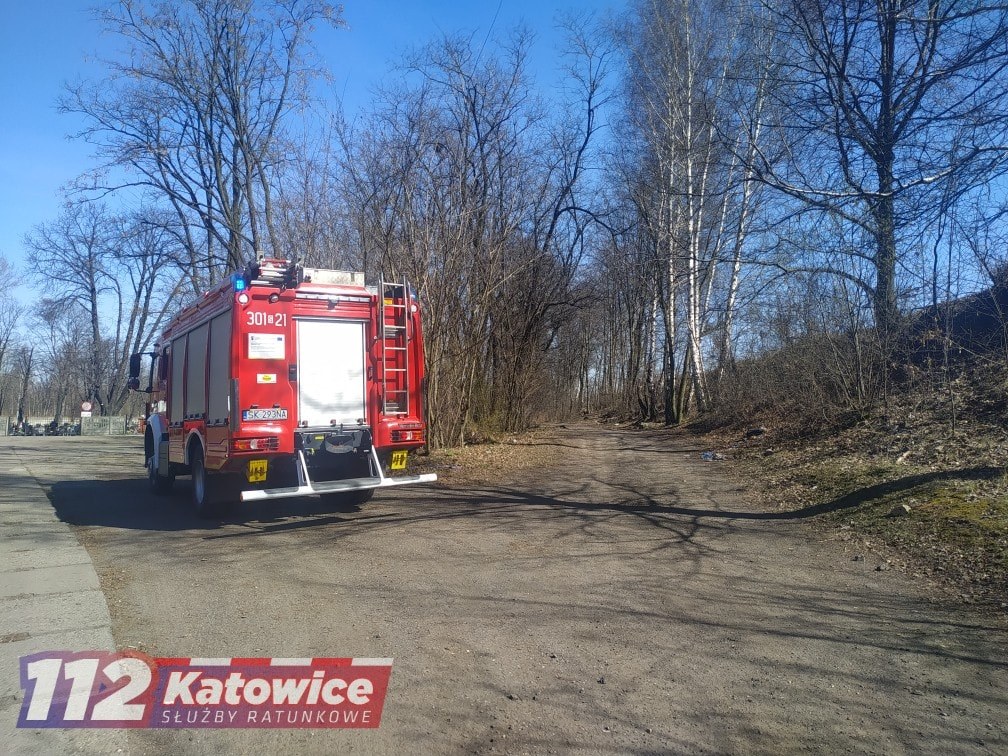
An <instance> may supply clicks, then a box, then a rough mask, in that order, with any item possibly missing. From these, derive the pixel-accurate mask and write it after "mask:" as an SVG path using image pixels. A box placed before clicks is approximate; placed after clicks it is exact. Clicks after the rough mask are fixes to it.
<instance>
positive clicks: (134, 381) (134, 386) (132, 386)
mask: <svg viewBox="0 0 1008 756" xmlns="http://www.w3.org/2000/svg"><path fill="white" fill-rule="evenodd" d="M130 369H132V365H131V366H130ZM126 388H128V389H129V390H130V391H139V390H140V378H139V376H138V377H135V378H130V379H129V380H128V381H127V382H126Z"/></svg>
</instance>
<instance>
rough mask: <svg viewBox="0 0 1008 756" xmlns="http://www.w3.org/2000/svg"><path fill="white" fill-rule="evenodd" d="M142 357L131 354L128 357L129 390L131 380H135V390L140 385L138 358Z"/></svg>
mask: <svg viewBox="0 0 1008 756" xmlns="http://www.w3.org/2000/svg"><path fill="white" fill-rule="evenodd" d="M142 356H143V355H139V354H131V355H130V361H129V378H130V387H131V388H132V383H133V379H136V380H137V388H139V387H140V383H139V380H140V358H141V357H142Z"/></svg>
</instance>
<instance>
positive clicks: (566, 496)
mask: <svg viewBox="0 0 1008 756" xmlns="http://www.w3.org/2000/svg"><path fill="white" fill-rule="evenodd" d="M549 443H553V444H558V445H560V447H561V451H562V452H563V453H564V456H565V459H566V463H565V464H564V465H563V466H562V467H561V468H560V469H557V470H549V471H546V470H543V471H539V472H536V473H535V474H533V473H524V474H522V476H521V478H520V479H503V478H502V479H500V480H497V481H496V482H495V483H493V484H492V485H481V486H478V487H475V488H473V487H470V486H459V487H452V486H450V485H447V486H446V485H438V486H432V487H425V488H414V489H401V490H399V491H395V490H393V491H389V492H382V493H380V494H378V495H377V496H376V497H375V499H374V500H373V501H371V502H370V503H368V504H366V505H364V506H363V508H361V509H360V510H359V511H353V512H333V511H327V510H326V509H324V508H323V507H322V505H321V504H320V503H319V502H313V501H304V502H296V501H293V500H288V501H287V502H286V503H285V502H279V503H274V504H272V505H270V506H256V507H252V508H247V509H245V510H242V512H241V514H240V515H235V516H233V517H231V518H229V519H227V520H226V521H217V522H209V523H208V522H205V521H201V520H198V519H197V518H195V517H194V516H192V515H191V514H190V513H189V510H188V502H187V498H186V496H187V494H188V485H189V484H188V480H186V479H180V481H179V482H178V484H177V488H178V492H177V494H176V495H174V496H173V497H170V498H168V499H166V500H165V499H159V498H156V497H154V496H152V495H150V494H148V493H147V491H146V481H145V479H144V478H143V471H142V469H141V460H140V455H141V443H140V441H139V439H119V440H115V439H111V440H107V441H105V442H103V443H98V442H95V441H93V440H90V439H5V440H3V441H2V443H0V451H2V452H3V453H10V452H13V453H15V454H17V455H18V457H19V458H20V459H21V460H22V461H23V463H24V464H25V465H26V467H27V468H28V469H29V470H30V471H31V473H32V474H33V475H34V476H35V477H36V478H37V479H38V480H39V481H40V482H41V483H42V484H43V485H44V486H45V487H46V488H47V489H48V491H49V493H50V498H51V500H52V502H53V504H54V506H55V507H56V509H57V511H58V513H59V515H60V516H61V518H62V519H64V520H66V521H68V522H70V523H71V524H73V525H74V526H75V529H76V532H77V534H78V536H79V537H80V539H81V540H82V542H83V543H84V545H85V546H86V547H87V549H88V550H89V552H90V554H91V556H92V559H93V561H94V563H95V566H96V568H97V570H98V574H99V576H100V578H101V581H102V587H103V590H104V592H105V595H106V597H107V599H108V604H109V608H110V610H111V615H112V630H113V634H114V637H115V640H116V642H117V644H118V646H119V647H120V648H124V647H139V648H141V649H143V650H145V651H148V652H150V653H153V654H156V655H161V656H206V657H213V656H269V655H276V656H327V655H328V656H371V657H394V659H395V665H394V670H393V674H392V683H391V687H390V691H389V695H388V698H387V701H386V705H385V713H384V716H383V720H382V726H381V728H380V729H378V730H375V731H361V732H339V731H336V732H333V731H304V730H293V731H272V732H265V731H189V732H186V731H182V732H167V731H147V732H131V733H130V734H129V746H130V750H131V751H133V752H137V753H160V752H173V753H174V752H192V753H205V752H222V753H224V752H230V753H245V752H252V751H261V752H266V753H272V752H280V751H282V750H283V751H290V752H298V751H304V752H348V751H350V752H362V753H410V752H412V753H417V752H450V753H454V752H510V753H525V752H529V753H571V752H584V753H590V752H624V753H626V752H633V753H656V752H683V753H698V752H764V753H765V752H773V753H779V752H795V751H806V750H811V751H813V752H853V751H856V752H863V753H885V754H893V753H912V752H920V751H924V752H932V753H996V752H1001V753H1004V752H1006V750H1008V726H1006V719H1008V717H1006V714H1008V633H1006V629H1008V628H1006V625H1005V623H1004V621H1003V620H1002V619H1000V618H992V617H990V616H987V615H984V614H981V613H978V612H977V611H975V610H972V609H969V608H963V607H955V606H945V605H942V604H941V603H937V602H935V601H934V600H932V599H929V598H928V597H927V596H926V595H925V592H924V591H923V589H922V588H921V587H919V586H916V585H915V584H914V583H913V582H911V581H910V579H908V578H907V577H906V576H904V575H902V574H900V573H897V572H895V571H876V570H875V567H876V564H877V563H876V562H874V561H872V560H871V559H870V558H869V559H867V560H860V561H856V562H855V561H851V557H850V555H847V554H844V553H843V552H842V551H841V550H840V548H839V546H838V545H837V544H835V543H833V542H827V541H823V540H821V537H820V536H819V535H816V534H815V533H814V532H813V531H812V530H810V529H809V528H807V526H805V525H804V524H803V523H801V522H799V521H796V520H793V519H788V518H786V517H784V518H781V517H779V516H766V515H764V514H763V513H760V512H755V511H752V510H751V509H750V508H749V506H748V505H747V496H746V494H745V491H744V490H741V489H738V488H737V487H736V486H734V485H733V484H731V483H729V482H728V480H727V479H726V478H725V477H724V476H723V475H722V474H721V469H720V468H719V463H713V464H711V463H705V462H703V461H701V460H700V459H699V455H698V452H699V451H700V450H699V449H695V448H690V447H689V446H688V445H687V444H686V442H683V441H678V442H671V441H669V440H668V438H667V437H665V436H663V435H662V434H658V433H648V432H633V431H624V430H617V429H611V428H605V427H602V426H595V425H579V426H572V427H569V428H562V429H558V430H557V431H556V433H555V436H554V437H553V439H552V440H551V441H549ZM488 477H489V478H491V479H492V478H493V477H494V476H493V472H492V471H488Z"/></svg>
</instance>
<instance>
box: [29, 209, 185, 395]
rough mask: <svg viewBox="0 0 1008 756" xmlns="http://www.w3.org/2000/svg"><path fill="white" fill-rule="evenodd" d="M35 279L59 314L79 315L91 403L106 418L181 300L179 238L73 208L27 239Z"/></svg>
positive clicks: (141, 221)
mask: <svg viewBox="0 0 1008 756" xmlns="http://www.w3.org/2000/svg"><path fill="white" fill-rule="evenodd" d="M25 245H26V247H28V249H30V250H31V252H32V257H31V259H30V261H29V266H30V271H31V274H32V276H33V277H34V279H35V280H36V282H37V283H38V284H39V286H40V287H41V288H42V290H43V291H44V292H46V293H47V294H48V295H49V297H50V299H51V302H50V304H49V306H48V311H49V312H50V316H49V317H47V318H45V319H44V320H47V321H52V320H53V319H54V317H55V316H54V315H52V314H51V312H52V310H53V309H54V308H57V307H58V306H60V305H62V306H63V307H64V308H65V309H67V310H71V309H76V310H77V311H79V312H80V313H81V314H82V315H83V317H84V322H85V324H86V334H87V352H86V353H87V359H86V362H85V366H84V370H85V380H86V385H87V395H86V396H87V398H88V399H90V400H91V401H93V402H94V404H95V405H96V406H97V407H98V409H99V411H100V412H101V413H102V414H110V413H113V412H116V411H118V410H119V408H120V407H121V406H122V404H123V402H124V401H125V399H126V395H127V392H126V366H127V363H128V360H129V356H130V354H132V353H134V352H139V351H142V350H143V349H144V348H145V347H146V346H147V345H148V344H149V343H150V340H151V338H152V336H153V335H154V332H155V331H156V330H157V329H158V328H159V327H160V324H161V321H162V319H163V318H164V317H165V316H166V314H167V312H168V309H167V307H166V306H165V305H166V303H167V301H168V300H169V299H170V298H171V297H172V296H174V294H175V293H177V291H178V289H179V280H178V277H177V275H175V274H174V268H173V264H174V261H175V260H176V257H177V249H176V247H175V240H174V237H173V236H172V235H171V234H169V233H167V232H166V231H165V230H164V224H163V222H162V220H161V219H160V218H158V217H156V216H153V217H152V216H150V215H145V214H137V215H133V216H129V217H126V218H123V217H115V216H111V215H110V214H109V213H108V212H107V211H106V210H105V209H104V207H103V206H101V205H97V204H91V203H84V204H69V205H67V206H66V207H65V208H64V211H63V214H62V215H61V216H60V217H59V218H58V219H57V220H56V221H53V222H52V223H48V224H42V225H40V226H38V227H37V228H36V229H34V230H33V231H32V232H31V233H30V234H28V236H27V237H26V238H25Z"/></svg>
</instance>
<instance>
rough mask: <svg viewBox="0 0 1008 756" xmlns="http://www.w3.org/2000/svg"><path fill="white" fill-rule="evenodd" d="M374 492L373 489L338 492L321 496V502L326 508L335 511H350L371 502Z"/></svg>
mask: <svg viewBox="0 0 1008 756" xmlns="http://www.w3.org/2000/svg"><path fill="white" fill-rule="evenodd" d="M374 492H375V490H374V489H373V488H363V489H360V490H358V491H340V492H339V493H331V494H323V495H322V500H323V501H325V503H326V504H327V505H328V506H331V507H335V508H336V509H343V510H346V509H352V508H354V507H359V506H361V505H362V504H366V503H367V502H369V501H371V497H372V496H374Z"/></svg>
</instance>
